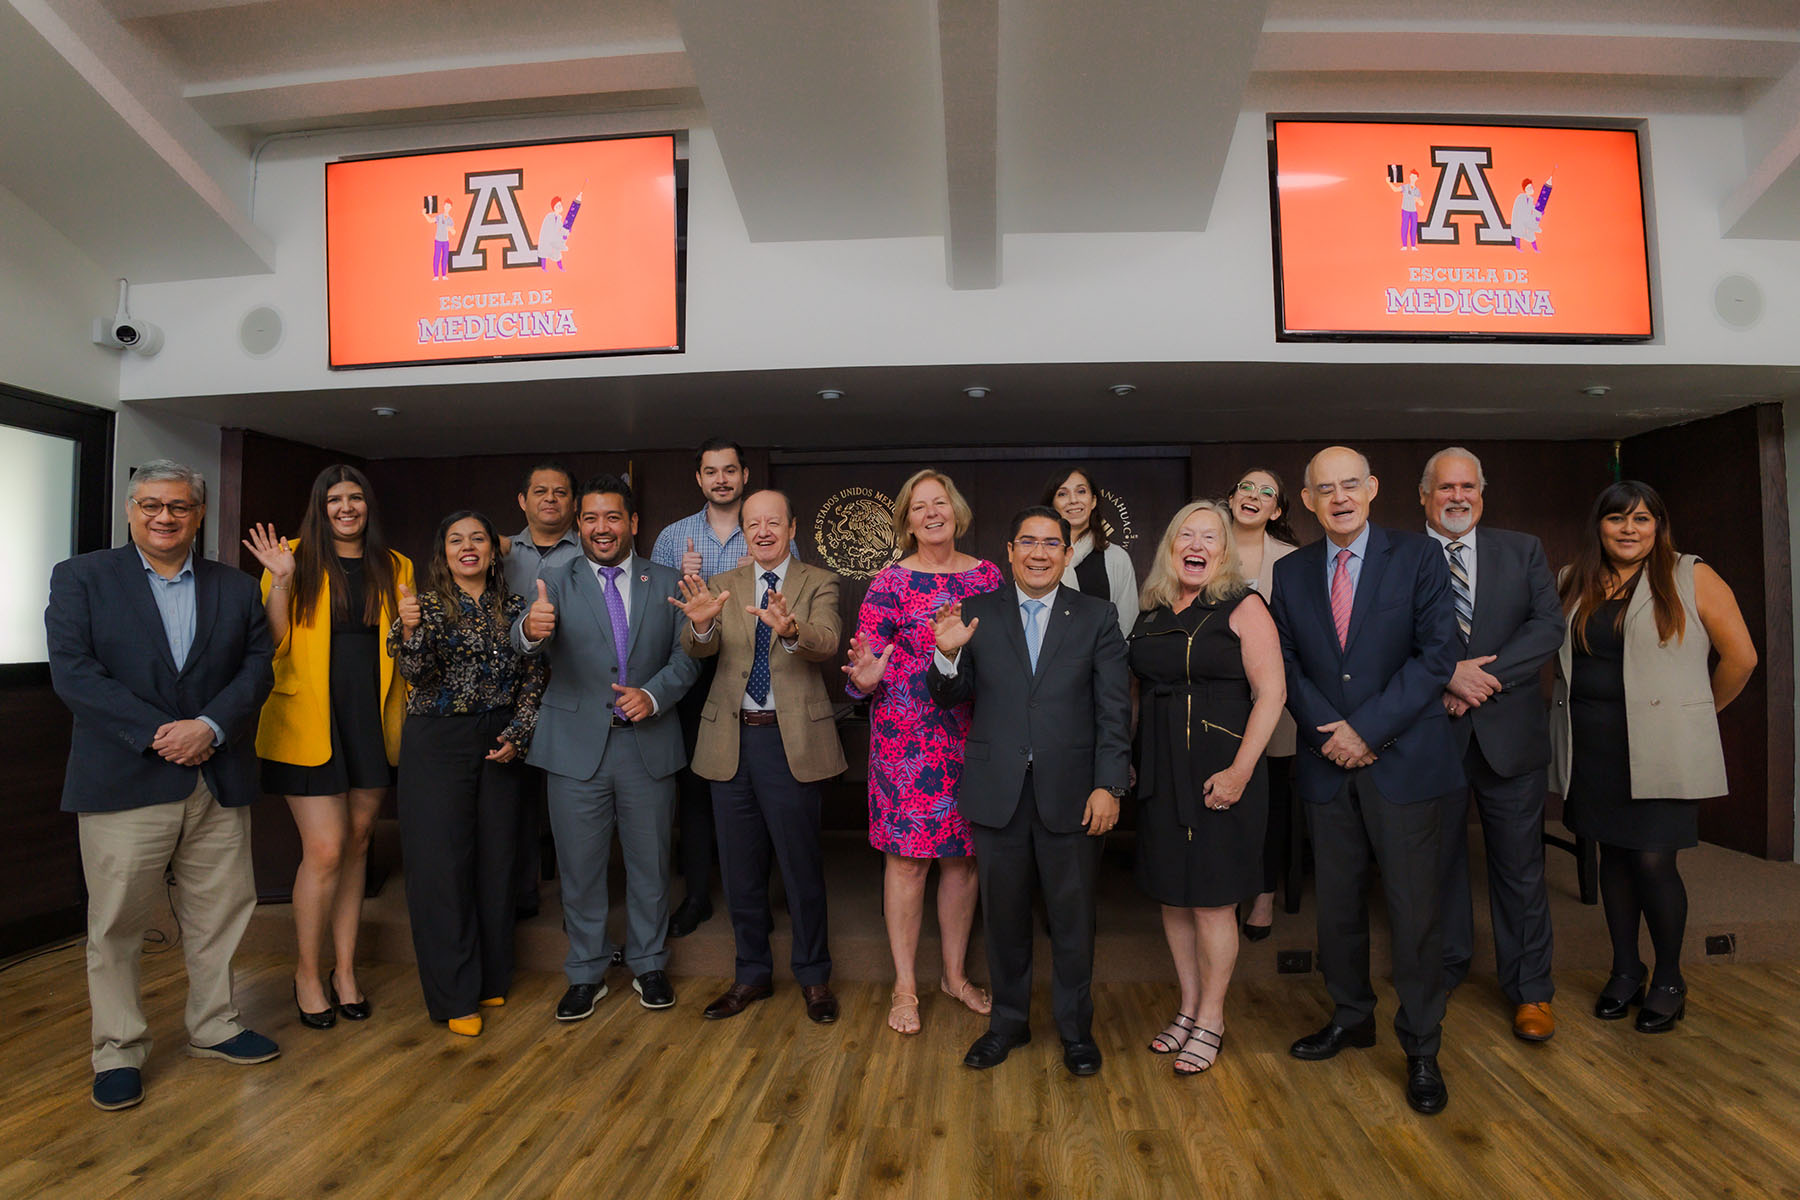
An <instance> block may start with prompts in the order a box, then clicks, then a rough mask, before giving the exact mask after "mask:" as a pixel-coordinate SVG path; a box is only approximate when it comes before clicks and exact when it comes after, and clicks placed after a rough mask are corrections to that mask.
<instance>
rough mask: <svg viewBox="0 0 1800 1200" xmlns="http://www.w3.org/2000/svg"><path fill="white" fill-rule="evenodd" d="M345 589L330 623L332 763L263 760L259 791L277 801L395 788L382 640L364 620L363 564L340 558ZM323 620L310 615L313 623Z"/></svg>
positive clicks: (327, 761)
mask: <svg viewBox="0 0 1800 1200" xmlns="http://www.w3.org/2000/svg"><path fill="white" fill-rule="evenodd" d="M338 566H340V567H342V568H343V570H344V578H345V579H346V580H348V581H349V584H350V586H349V587H348V588H347V589H346V590H345V595H344V598H345V600H346V604H345V606H344V612H343V614H342V615H339V614H337V613H336V612H335V611H334V612H333V613H332V614H331V615H330V620H331V670H330V678H331V757H330V758H328V759H326V760H325V761H324V762H323V763H320V764H319V765H318V766H316V767H302V766H297V765H295V764H294V763H283V762H275V761H273V760H271V759H266V758H265V759H264V760H263V764H262V785H263V791H265V792H269V793H271V794H273V795H277V796H337V795H342V794H343V793H344V792H347V791H349V790H350V789H351V788H384V787H389V786H392V784H393V782H394V768H393V767H392V766H391V765H389V763H388V759H387V745H386V743H385V742H384V741H383V740H382V728H381V634H382V633H383V632H385V631H380V630H377V629H376V628H375V626H373V625H371V624H369V623H368V622H367V621H366V620H364V617H363V604H364V601H365V597H366V593H365V591H364V587H363V560H362V559H360V558H344V557H342V556H339V558H338ZM322 615H324V614H319V613H315V614H314V620H317V619H319V617H320V616H322Z"/></svg>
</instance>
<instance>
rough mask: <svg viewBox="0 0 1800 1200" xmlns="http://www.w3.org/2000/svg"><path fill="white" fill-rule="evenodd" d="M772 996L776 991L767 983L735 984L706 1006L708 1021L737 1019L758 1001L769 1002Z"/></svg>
mask: <svg viewBox="0 0 1800 1200" xmlns="http://www.w3.org/2000/svg"><path fill="white" fill-rule="evenodd" d="M772 995H774V989H773V988H771V987H770V986H769V985H768V984H766V983H734V984H732V985H731V986H730V987H729V988H727V989H726V990H725V994H724V995H723V996H720V997H719V998H718V999H717V1000H714V1001H713V1002H712V1003H711V1004H709V1005H707V1006H706V1013H705V1016H706V1019H707V1020H709V1021H723V1020H724V1019H725V1018H726V1017H735V1016H737V1015H738V1014H739V1013H741V1012H743V1011H744V1010H745V1009H746V1008H749V1007H750V1006H751V1005H752V1004H755V1003H756V1002H757V1001H758V1000H767V999H768V998H769V997H770V996H772Z"/></svg>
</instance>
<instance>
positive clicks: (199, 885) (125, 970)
mask: <svg viewBox="0 0 1800 1200" xmlns="http://www.w3.org/2000/svg"><path fill="white" fill-rule="evenodd" d="M195 775H196V782H197V785H198V786H196V787H195V788H194V792H193V794H192V795H191V796H189V797H188V798H187V799H186V800H183V801H179V802H177V803H174V804H152V805H148V806H146V807H144V808H132V809H126V810H125V811H123V812H99V813H93V812H84V813H81V814H80V830H81V867H82V872H83V874H85V875H86V877H87V888H88V943H87V968H88V1000H89V1003H90V1005H91V1007H92V1009H93V1014H94V1030H93V1041H94V1056H93V1058H94V1071H95V1072H96V1073H98V1072H101V1071H110V1070H112V1069H113V1068H115V1067H137V1068H140V1069H141V1068H142V1067H143V1065H144V1060H145V1059H146V1058H148V1057H149V1055H150V1036H149V1026H148V1024H147V1022H146V1021H145V1020H144V1009H143V1005H142V1003H141V1002H140V1000H139V997H138V982H139V974H140V966H141V962H142V957H143V944H144V934H145V932H146V931H147V930H148V929H149V927H150V922H151V919H152V917H153V916H154V914H155V912H156V909H157V907H158V901H159V900H160V898H161V893H162V889H163V886H164V885H163V872H164V870H165V868H172V869H173V871H174V874H175V889H174V893H175V894H174V907H175V916H176V919H177V920H179V921H180V922H181V944H182V952H183V955H184V956H185V958H186V960H187V974H188V999H187V1030H188V1040H189V1041H190V1042H191V1043H193V1044H194V1045H197V1046H215V1045H217V1044H218V1043H220V1042H223V1041H228V1040H229V1039H231V1038H234V1037H236V1036H237V1035H238V1034H239V1033H241V1032H243V1028H244V1027H243V1026H242V1025H240V1024H238V1013H237V1006H236V1005H234V1004H233V1003H232V999H231V956H232V955H233V954H234V953H236V951H237V946H238V941H239V939H241V938H242V937H243V936H244V929H245V928H246V927H247V926H248V925H249V924H250V915H251V913H252V912H254V911H255V909H256V885H255V882H254V879H253V877H252V874H251V868H250V810H249V809H248V808H222V807H220V805H219V804H218V803H217V802H216V801H215V800H214V799H213V794H212V792H211V791H210V790H209V789H208V788H207V786H206V781H205V779H204V777H201V776H200V775H199V772H197V771H196V772H195Z"/></svg>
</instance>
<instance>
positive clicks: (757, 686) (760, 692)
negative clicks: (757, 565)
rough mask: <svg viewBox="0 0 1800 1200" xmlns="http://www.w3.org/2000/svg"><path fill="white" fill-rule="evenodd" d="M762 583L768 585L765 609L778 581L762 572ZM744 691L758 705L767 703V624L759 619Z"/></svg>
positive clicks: (767, 573) (773, 576) (766, 572)
mask: <svg viewBox="0 0 1800 1200" xmlns="http://www.w3.org/2000/svg"><path fill="white" fill-rule="evenodd" d="M763 582H764V583H766V584H768V585H769V586H768V588H767V589H765V590H764V592H763V598H762V607H764V608H767V607H769V597H770V596H773V595H774V594H775V585H776V584H777V583H778V582H780V581H779V580H777V579H776V578H775V572H773V571H764V572H763ZM744 690H745V691H746V692H749V693H750V698H751V699H752V700H754V701H756V702H757V703H758V704H767V703H768V702H769V623H768V622H767V621H764V620H762V619H761V618H758V619H757V622H756V657H755V658H753V659H751V661H750V686H748V687H746V688H745V689H744Z"/></svg>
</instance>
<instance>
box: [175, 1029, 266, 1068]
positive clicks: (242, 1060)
mask: <svg viewBox="0 0 1800 1200" xmlns="http://www.w3.org/2000/svg"><path fill="white" fill-rule="evenodd" d="M280 1053H281V1047H280V1046H277V1045H276V1044H275V1042H274V1040H273V1039H271V1038H266V1037H264V1036H263V1035H262V1034H260V1033H256V1032H254V1031H253V1030H249V1029H246V1030H244V1031H243V1032H242V1033H240V1034H238V1035H237V1036H236V1037H234V1038H230V1039H228V1040H227V1041H223V1042H220V1043H219V1044H218V1045H216V1046H196V1045H194V1044H193V1043H192V1042H189V1043H188V1054H190V1055H191V1056H193V1057H194V1058H222V1059H224V1060H225V1061H226V1062H232V1063H238V1064H239V1065H241V1066H249V1065H250V1064H251V1063H263V1062H268V1061H269V1060H270V1059H271V1058H274V1057H275V1056H276V1055H277V1054H280Z"/></svg>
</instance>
